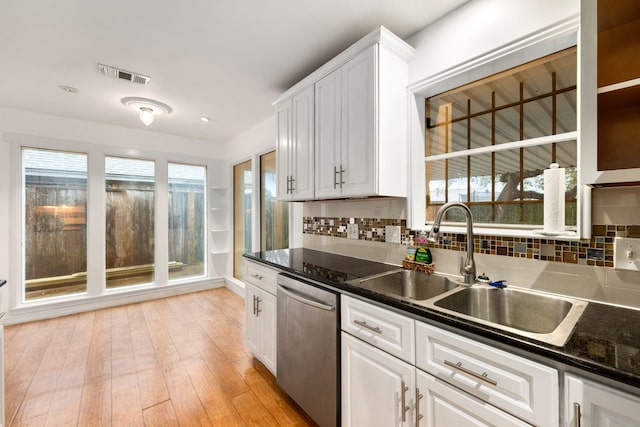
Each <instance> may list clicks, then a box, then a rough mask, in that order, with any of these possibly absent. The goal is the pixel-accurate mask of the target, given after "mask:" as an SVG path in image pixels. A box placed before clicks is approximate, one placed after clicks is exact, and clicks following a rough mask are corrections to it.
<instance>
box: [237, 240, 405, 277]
mask: <svg viewBox="0 0 640 427" xmlns="http://www.w3.org/2000/svg"><path fill="white" fill-rule="evenodd" d="M245 256H246V257H247V258H251V259H254V260H257V261H261V262H263V263H265V264H271V265H272V266H274V267H276V268H279V269H284V270H285V271H286V270H289V271H290V272H293V273H296V274H298V275H299V274H300V273H303V276H305V277H307V278H309V279H311V280H317V281H320V282H322V283H333V284H340V283H344V282H346V281H348V280H353V279H358V278H360V277H366V276H371V275H373V274H378V273H384V272H386V271H390V270H397V269H399V268H401V267H399V266H397V265H389V264H382V263H379V262H374V261H367V260H364V259H359V258H352V257H348V256H344V255H335V254H330V253H327V252H320V251H316V250H313V249H305V248H294V249H280V250H275V251H266V252H255V253H252V254H246V255H245Z"/></svg>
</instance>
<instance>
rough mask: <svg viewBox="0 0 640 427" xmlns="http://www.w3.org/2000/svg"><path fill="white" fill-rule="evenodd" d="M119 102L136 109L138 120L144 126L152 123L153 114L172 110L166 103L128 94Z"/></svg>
mask: <svg viewBox="0 0 640 427" xmlns="http://www.w3.org/2000/svg"><path fill="white" fill-rule="evenodd" d="M120 102H122V105H124V106H127V107H131V108H133V109H134V110H136V111H137V112H138V114H139V115H140V121H141V122H142V123H144V124H145V126H149V125H150V124H151V123H153V118H154V116H157V115H160V114H169V113H171V111H173V110H172V109H171V107H169V106H168V105H167V104H164V103H162V102H160V101H154V100H153V99H148V98H137V97H133V96H129V97H126V98H122V100H121V101H120Z"/></svg>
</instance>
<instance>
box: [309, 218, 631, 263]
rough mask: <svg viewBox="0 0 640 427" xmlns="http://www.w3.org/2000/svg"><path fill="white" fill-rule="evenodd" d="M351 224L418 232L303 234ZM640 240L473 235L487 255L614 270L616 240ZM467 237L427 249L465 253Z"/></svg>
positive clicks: (379, 237) (447, 238)
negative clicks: (350, 230) (350, 228)
mask: <svg viewBox="0 0 640 427" xmlns="http://www.w3.org/2000/svg"><path fill="white" fill-rule="evenodd" d="M348 224H357V225H358V238H359V239H360V240H369V241H375V242H384V241H385V226H387V225H395V226H400V231H401V236H402V239H403V240H409V237H410V236H413V238H414V240H415V241H416V242H417V238H416V235H417V232H416V231H413V230H410V229H408V228H406V221H405V220H399V219H380V218H325V217H304V218H303V233H305V234H314V235H321V236H332V237H342V238H347V227H348ZM615 237H640V225H594V226H593V228H592V237H591V239H590V240H580V241H568V240H562V239H561V238H560V239H547V238H527V237H503V236H485V235H474V245H475V252H476V253H481V254H487V255H500V256H510V257H516V258H529V259H537V260H541V261H554V262H565V263H572V264H584V265H596V266H600V267H613V239H614V238H615ZM466 241H467V236H466V234H454V233H441V234H440V239H439V241H438V244H431V243H428V244H427V245H426V246H428V247H431V248H437V249H450V250H454V251H464V250H466Z"/></svg>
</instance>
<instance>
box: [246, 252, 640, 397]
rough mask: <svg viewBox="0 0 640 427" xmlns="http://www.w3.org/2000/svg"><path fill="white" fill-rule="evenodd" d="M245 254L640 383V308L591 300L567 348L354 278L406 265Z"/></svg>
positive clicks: (328, 256)
mask: <svg viewBox="0 0 640 427" xmlns="http://www.w3.org/2000/svg"><path fill="white" fill-rule="evenodd" d="M245 257H247V258H248V259H251V260H253V261H257V262H260V263H263V264H266V265H269V266H272V267H275V268H277V269H280V270H282V271H283V272H288V273H292V274H295V275H297V276H299V277H302V278H307V279H310V280H313V281H315V282H317V283H319V284H321V285H326V286H328V287H331V288H334V289H336V290H338V291H343V292H349V293H351V294H355V295H360V296H363V297H366V298H369V299H371V300H374V301H377V302H380V303H384V304H386V305H389V306H392V307H395V308H398V309H401V310H403V311H406V312H408V313H412V314H413V315H416V316H418V317H422V318H425V319H431V320H434V321H438V322H441V323H444V324H447V325H450V326H453V327H455V328H458V329H462V330H465V331H468V332H471V333H474V334H477V335H481V336H483V337H487V338H490V339H494V340H496V341H499V342H501V343H503V344H506V345H509V346H512V347H517V348H520V349H522V350H525V351H530V352H534V353H536V354H539V355H541V356H544V357H547V358H550V359H553V360H556V361H558V362H561V363H564V364H567V365H570V366H574V367H577V368H580V369H582V370H585V371H588V372H590V373H593V374H596V375H601V376H603V377H606V378H609V379H611V380H614V381H619V382H622V383H624V384H627V385H630V386H632V387H637V388H640V310H634V309H626V308H623V307H618V306H612V305H607V304H599V303H596V302H589V304H588V305H587V307H586V309H585V311H584V313H583V315H582V317H581V318H580V320H579V321H578V323H577V324H576V326H575V328H574V330H573V333H572V334H571V337H570V338H569V340H568V341H567V342H566V344H565V345H564V346H563V347H556V346H553V345H550V344H545V343H543V342H540V341H536V340H533V339H529V338H525V337H522V336H519V335H516V334H512V333H509V332H505V331H502V330H499V329H495V328H491V327H489V326H485V325H482V324H480V323H476V322H472V321H467V320H464V319H461V318H459V317H456V316H453V315H449V314H446V313H443V312H440V311H438V310H433V309H430V308H427V307H424V306H421V305H418V304H412V303H411V302H408V301H406V300H401V299H400V298H395V297H393V296H389V295H385V294H380V293H377V292H373V291H369V290H367V289H364V288H361V287H359V286H355V285H352V284H350V283H348V281H349V280H352V279H357V278H360V277H365V276H370V275H373V274H377V273H383V272H385V271H390V270H395V269H398V268H401V267H399V266H394V265H389V264H383V263H378V262H374V261H367V260H362V259H359V258H352V257H347V256H342V255H336V254H331V253H327V252H321V251H316V250H312V249H304V248H296V249H281V250H275V251H266V252H256V253H250V254H245ZM639 393H640V390H639Z"/></svg>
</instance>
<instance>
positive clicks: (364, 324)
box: [353, 320, 382, 335]
mask: <svg viewBox="0 0 640 427" xmlns="http://www.w3.org/2000/svg"><path fill="white" fill-rule="evenodd" d="M353 323H355V324H356V325H358V326H362V327H363V328H365V329H368V330H370V331H372V332H375V333H376V334H380V335H382V329H380V327H379V326H371V325H369V324H367V322H366V321H364V320H354V321H353Z"/></svg>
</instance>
